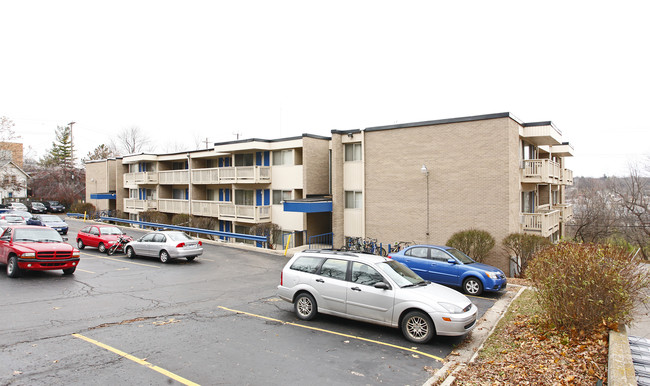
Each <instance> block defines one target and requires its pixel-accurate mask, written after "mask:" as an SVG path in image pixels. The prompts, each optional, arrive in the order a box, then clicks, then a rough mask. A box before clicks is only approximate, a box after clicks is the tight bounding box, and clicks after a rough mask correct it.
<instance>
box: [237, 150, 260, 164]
mask: <svg viewBox="0 0 650 386" xmlns="http://www.w3.org/2000/svg"><path fill="white" fill-rule="evenodd" d="M254 161H255V160H254V157H253V153H249V154H235V166H253V165H255V163H254Z"/></svg>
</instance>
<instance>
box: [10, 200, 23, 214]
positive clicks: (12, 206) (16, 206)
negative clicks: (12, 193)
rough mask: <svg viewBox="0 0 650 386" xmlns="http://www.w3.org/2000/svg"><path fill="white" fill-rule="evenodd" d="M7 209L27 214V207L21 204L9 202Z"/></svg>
mask: <svg viewBox="0 0 650 386" xmlns="http://www.w3.org/2000/svg"><path fill="white" fill-rule="evenodd" d="M8 208H9V209H11V210H19V211H23V212H27V207H26V206H25V204H23V203H22V202H11V203H9V206H8Z"/></svg>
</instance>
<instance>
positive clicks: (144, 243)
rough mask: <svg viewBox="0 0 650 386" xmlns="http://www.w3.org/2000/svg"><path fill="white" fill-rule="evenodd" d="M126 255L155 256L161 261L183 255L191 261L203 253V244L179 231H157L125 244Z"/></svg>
mask: <svg viewBox="0 0 650 386" xmlns="http://www.w3.org/2000/svg"><path fill="white" fill-rule="evenodd" d="M125 251H126V256H127V257H128V258H129V259H132V258H134V257H136V256H149V257H157V258H159V259H160V261H161V262H163V263H168V262H169V260H170V259H173V258H179V257H184V258H186V259H187V261H192V260H194V258H196V257H197V256H199V255H201V254H202V253H203V244H202V243H201V242H200V241H198V240H194V239H193V238H191V237H190V236H188V235H186V234H185V233H183V232H179V231H157V232H151V233H148V234H146V235H144V236H142V237H140V238H139V239H137V240H133V241H131V242H129V243H128V244H126V248H125Z"/></svg>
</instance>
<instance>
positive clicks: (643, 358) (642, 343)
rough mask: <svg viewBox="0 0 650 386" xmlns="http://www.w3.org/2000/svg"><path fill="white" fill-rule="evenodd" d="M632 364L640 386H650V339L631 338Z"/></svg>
mask: <svg viewBox="0 0 650 386" xmlns="http://www.w3.org/2000/svg"><path fill="white" fill-rule="evenodd" d="M628 340H629V342H630V351H631V352H632V362H633V363H634V372H635V373H636V382H637V383H638V384H639V385H640V386H650V339H646V338H641V337H638V336H629V337H628Z"/></svg>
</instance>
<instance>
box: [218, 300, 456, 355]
mask: <svg viewBox="0 0 650 386" xmlns="http://www.w3.org/2000/svg"><path fill="white" fill-rule="evenodd" d="M218 308H221V309H222V310H226V311H230V312H234V313H236V314H242V315H247V316H252V317H254V318H260V319H265V320H270V321H272V322H279V323H282V324H288V325H290V326H295V327H302V328H306V329H308V330H314V331H320V332H325V333H328V334H332V335H339V336H343V337H346V338H350V339H357V340H362V341H365V342H370V343H374V344H378V345H382V346H388V347H392V348H396V349H398V350H404V351H409V352H412V353H415V354H418V355H422V356H425V357H429V358H433V359H435V360H437V361H438V362H444V359H442V358H440V357H437V356H435V355H431V354H428V353H425V352H422V351H419V350H416V349H412V348H408V347H403V346H397V345H394V344H390V343H386V342H380V341H378V340H372V339H367V338H362V337H360V336H354V335H348V334H344V333H341V332H336V331H331V330H325V329H322V328H318V327H311V326H305V325H304V324H298V323H292V322H285V321H283V320H280V319H274V318H270V317H268V316H263V315H256V314H251V313H250V312H244V311H238V310H233V309H230V308H226V307H222V306H219V307H218Z"/></svg>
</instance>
